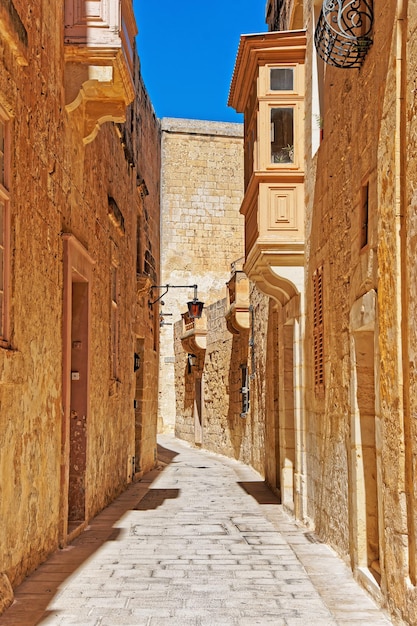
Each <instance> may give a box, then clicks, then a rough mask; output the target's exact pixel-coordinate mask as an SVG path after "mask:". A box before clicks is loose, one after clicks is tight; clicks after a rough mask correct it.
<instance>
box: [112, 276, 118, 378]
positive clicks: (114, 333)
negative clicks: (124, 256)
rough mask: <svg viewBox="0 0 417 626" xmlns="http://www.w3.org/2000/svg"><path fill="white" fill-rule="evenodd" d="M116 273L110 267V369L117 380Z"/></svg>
mask: <svg viewBox="0 0 417 626" xmlns="http://www.w3.org/2000/svg"><path fill="white" fill-rule="evenodd" d="M118 290H119V285H118V271H117V266H116V265H112V266H111V320H110V325H111V361H112V363H111V367H112V372H111V374H112V378H113V379H114V380H117V377H118V373H119V372H118V370H119V319H118Z"/></svg>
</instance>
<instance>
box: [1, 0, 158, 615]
mask: <svg viewBox="0 0 417 626" xmlns="http://www.w3.org/2000/svg"><path fill="white" fill-rule="evenodd" d="M94 4H95V8H94V11H93V13H94V15H93V14H92V13H91V7H90V13H89V14H88V15H87V14H86V13H85V11H86V7H87V4H86V3H79V2H74V1H73V0H66V1H65V2H54V1H52V0H47V1H42V2H41V1H40V0H34V1H33V2H30V3H27V2H25V1H23V0H13V1H12V0H10V1H9V2H3V3H2V4H1V6H0V26H1V28H0V31H1V35H0V164H1V167H0V218H1V219H0V261H1V263H0V267H1V273H0V325H1V328H0V406H1V411H0V520H1V522H0V525H1V533H0V611H1V610H3V609H4V608H5V606H7V605H8V604H10V602H11V601H12V597H13V591H12V588H13V587H14V586H15V585H17V584H19V583H20V582H21V581H22V580H23V578H24V577H25V576H26V575H27V574H28V573H29V572H31V571H32V570H33V569H35V568H36V567H37V565H38V564H39V563H40V562H41V561H42V560H43V559H45V558H46V556H47V555H48V554H50V553H51V552H52V551H54V550H56V549H57V548H58V547H59V546H64V545H65V544H66V543H68V542H69V541H70V540H71V538H72V537H74V536H75V535H76V534H77V533H79V532H81V530H82V529H83V528H85V527H86V525H87V524H88V521H89V520H90V519H91V518H92V517H93V516H94V515H95V514H96V513H97V512H98V511H99V510H101V509H102V508H103V507H105V506H106V505H107V504H108V503H109V502H110V501H111V500H112V499H113V498H114V497H115V496H117V495H118V494H119V493H121V491H122V490H123V489H125V488H126V485H127V484H128V482H129V481H131V480H132V479H133V478H134V476H135V474H139V475H140V472H142V471H146V470H147V469H150V468H152V467H153V466H154V463H155V451H156V415H157V414H156V412H157V387H156V385H155V379H156V378H157V371H158V330H159V328H158V320H157V319H156V316H155V314H154V312H153V311H150V310H149V308H148V303H147V301H148V297H147V293H146V297H145V296H144V292H148V291H149V285H150V284H152V283H154V282H157V281H158V280H159V189H160V179H159V171H160V127H159V122H158V120H157V119H156V118H155V114H154V112H153V109H152V105H151V103H150V101H149V98H148V95H147V93H146V89H145V87H144V84H143V81H142V78H141V75H140V67H139V61H138V58H137V55H136V53H135V48H134V36H135V34H136V25H135V20H134V16H133V9H132V3H131V2H130V0H99V1H98V2H96V3H94ZM133 101H134V102H133ZM131 103H133V104H131ZM126 119H127V123H125V120H126ZM150 157H151V158H150ZM135 407H136V408H135Z"/></svg>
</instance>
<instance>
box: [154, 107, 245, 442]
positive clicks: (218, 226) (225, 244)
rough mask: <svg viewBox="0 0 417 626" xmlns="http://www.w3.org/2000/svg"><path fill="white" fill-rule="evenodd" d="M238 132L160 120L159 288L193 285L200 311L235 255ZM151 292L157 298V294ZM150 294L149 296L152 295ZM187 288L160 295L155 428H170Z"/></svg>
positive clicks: (221, 284)
mask: <svg viewBox="0 0 417 626" xmlns="http://www.w3.org/2000/svg"><path fill="white" fill-rule="evenodd" d="M242 134H243V128H242V126H241V125H240V124H226V123H222V122H204V121H197V120H181V119H164V120H162V200H161V210H162V229H161V268H162V272H161V284H168V283H169V284H173V285H193V284H198V297H199V299H200V300H202V301H203V302H205V304H206V306H207V305H209V304H210V303H212V302H214V301H217V300H219V299H221V298H223V297H224V295H225V289H226V287H225V283H226V282H227V280H228V279H229V277H230V265H231V263H232V262H233V261H236V260H237V259H239V258H240V257H242V256H243V252H244V246H243V221H242V220H243V217H242V216H241V215H240V214H239V208H240V203H241V200H242V196H243V139H242ZM159 293H162V290H160V292H159ZM158 295H159V294H158V292H156V291H155V293H154V298H156V297H157V296H158ZM192 297H193V290H192V289H171V290H170V291H169V293H168V294H167V295H166V296H165V297H164V298H163V301H164V302H165V305H163V306H161V311H162V312H164V313H166V314H167V316H166V317H163V320H164V322H165V324H166V325H163V326H162V328H161V357H160V380H161V381H163V385H162V386H161V389H160V396H159V428H160V429H161V430H162V429H168V430H173V429H174V426H175V385H174V346H173V333H172V326H170V325H168V324H171V323H172V322H175V321H176V320H178V318H179V316H180V313H182V312H183V311H185V310H186V302H187V300H190V299H192Z"/></svg>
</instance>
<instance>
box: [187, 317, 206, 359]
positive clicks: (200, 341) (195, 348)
mask: <svg viewBox="0 0 417 626" xmlns="http://www.w3.org/2000/svg"><path fill="white" fill-rule="evenodd" d="M181 317H182V334H181V344H182V347H183V349H184V350H185V352H188V353H189V354H196V355H198V354H201V353H203V352H204V351H205V349H206V346H207V318H206V316H205V314H204V313H203V315H202V316H201V317H200V318H192V317H190V314H189V313H188V311H187V313H182V315H181Z"/></svg>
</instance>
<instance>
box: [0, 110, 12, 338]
mask: <svg viewBox="0 0 417 626" xmlns="http://www.w3.org/2000/svg"><path fill="white" fill-rule="evenodd" d="M1 113H2V112H1V110H0V345H2V346H6V345H7V344H8V340H9V337H8V334H9V328H8V327H9V266H10V193H9V178H10V128H9V122H8V121H7V120H6V119H5V117H1Z"/></svg>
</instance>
